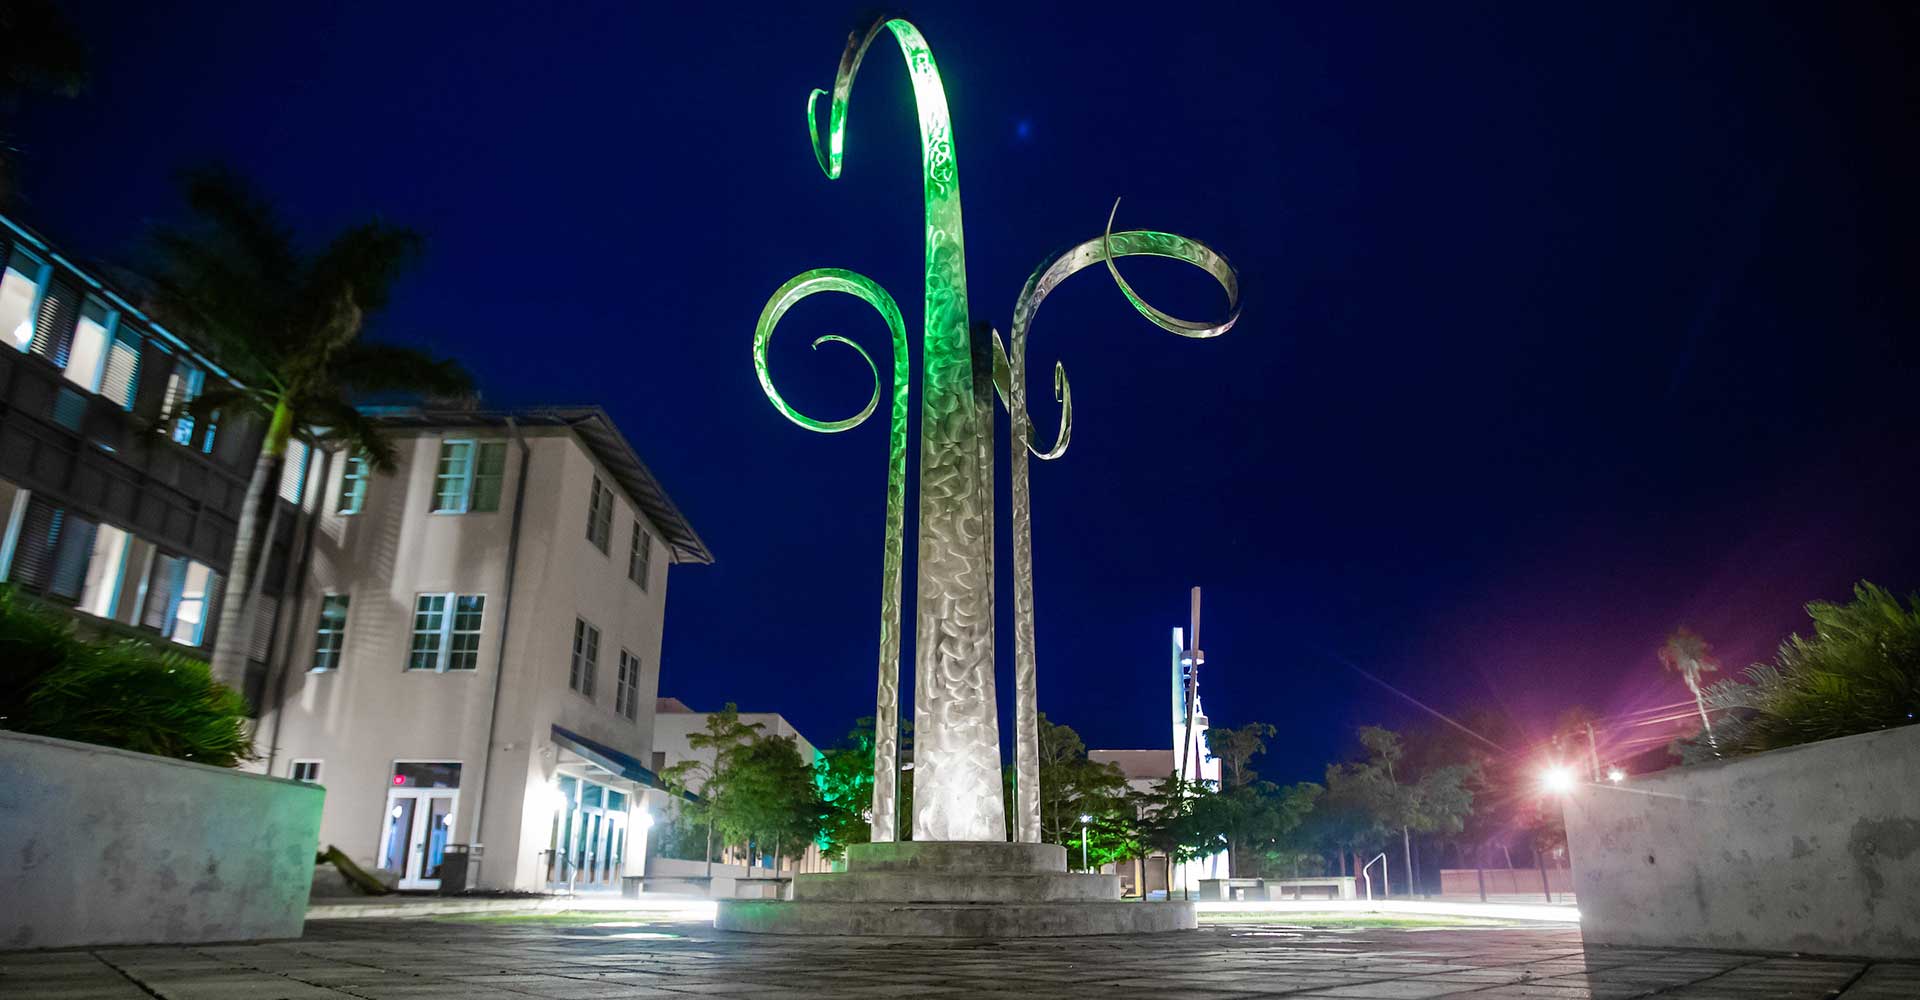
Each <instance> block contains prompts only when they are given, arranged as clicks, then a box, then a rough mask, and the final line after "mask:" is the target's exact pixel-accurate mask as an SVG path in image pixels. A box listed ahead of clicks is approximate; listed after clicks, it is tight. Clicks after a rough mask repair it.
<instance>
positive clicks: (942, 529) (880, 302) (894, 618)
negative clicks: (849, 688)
mask: <svg viewBox="0 0 1920 1000" xmlns="http://www.w3.org/2000/svg"><path fill="white" fill-rule="evenodd" d="M883 30H884V31H888V32H890V33H891V34H892V35H893V37H894V39H895V41H896V42H898V43H899V46H900V51H901V54H902V55H903V56H904V57H905V59H906V62H907V69H908V73H909V75H910V77H911V79H912V82H913V88H914V98H915V104H916V107H917V109H918V112H919V116H920V138H921V166H922V173H923V187H924V192H925V201H926V255H927V263H926V281H925V289H924V291H925V310H926V311H925V326H924V331H923V344H924V346H923V351H924V355H925V357H924V360H923V362H922V364H923V368H922V379H923V380H922V389H921V401H920V402H921V413H920V438H921V455H920V523H919V532H918V535H919V549H918V556H919V580H918V587H917V607H916V627H915V631H914V652H915V660H914V663H915V678H916V684H915V698H914V719H915V750H914V798H915V801H916V803H917V805H916V809H915V815H914V817H913V836H914V839H916V840H1004V839H1005V830H1006V827H1005V812H1004V807H1003V804H1002V801H1001V791H1000V788H1001V783H1000V747H999V721H998V716H997V713H996V710H995V699H994V674H993V579H994V578H993V493H992V489H993V452H992V448H993V443H992V434H993V396H994V394H995V391H996V390H997V391H998V395H999V396H1000V399H1001V401H1002V402H1003V403H1004V404H1005V405H1006V407H1007V410H1008V413H1009V415H1010V417H1011V423H1012V428H1011V429H1012V439H1013V449H1014V450H1013V463H1012V491H1013V517H1014V611H1015V673H1014V676H1015V691H1016V695H1015V698H1016V709H1015V713H1014V717H1015V745H1016V749H1015V774H1016V803H1017V810H1018V815H1017V822H1016V830H1015V839H1017V840H1021V841H1029V842H1037V841H1038V840H1039V839H1040V813H1039V744H1038V728H1037V727H1038V720H1037V690H1036V674H1037V667H1036V663H1035V653H1034V627H1033V570H1032V544H1031V526H1030V514H1031V504H1030V502H1029V501H1030V497H1029V492H1028V474H1027V456H1028V453H1029V452H1031V453H1032V454H1033V455H1034V456H1036V457H1038V458H1041V459H1043V460H1045V459H1051V458H1057V457H1059V456H1060V455H1061V454H1064V453H1065V451H1066V447H1067V442H1068V439H1069V436H1070V433H1071V428H1072V412H1073V410H1072V394H1071V389H1070V386H1069V385H1068V383H1067V380H1066V372H1065V369H1064V368H1062V367H1061V366H1060V365H1058V364H1056V365H1055V366H1054V388H1055V395H1056V398H1057V399H1058V400H1059V402H1060V403H1061V423H1060V429H1059V431H1058V432H1057V434H1056V435H1055V439H1054V443H1053V444H1052V445H1051V446H1050V447H1048V448H1045V449H1041V448H1039V447H1038V446H1037V445H1036V444H1035V443H1034V433H1033V427H1032V421H1031V420H1030V419H1029V416H1028V413H1027V405H1026V402H1027V401H1026V339H1027V331H1028V328H1029V327H1030V325H1031V323H1032V319H1033V314H1034V311H1035V310H1037V309H1038V308H1039V305H1040V303H1041V301H1042V300H1044V299H1045V298H1046V296H1047V294H1048V293H1049V292H1051V291H1052V290H1053V288H1054V287H1056V286H1057V285H1058V284H1059V283H1060V282H1062V281H1064V280H1066V279H1067V278H1068V277H1070V276H1071V275H1073V274H1074V273H1076V272H1078V271H1081V270H1084V269H1085V268H1087V267H1090V266H1093V265H1095V264H1099V263H1105V264H1106V265H1107V269H1108V271H1109V273H1110V274H1111V275H1112V276H1113V279H1114V281H1115V282H1116V283H1117V284H1118V285H1119V287H1120V289H1121V291H1122V293H1123V294H1125V295H1126V296H1127V299H1128V300H1129V301H1130V302H1132V303H1133V305H1134V308H1135V309H1137V310H1138V311H1139V312H1140V314H1141V315H1143V316H1145V317H1146V318H1147V319H1148V320H1150V321H1151V322H1153V323H1154V324H1155V325H1157V326H1160V327H1161V328H1163V329H1166V330H1169V331H1171V332H1173V333H1177V334H1180V335H1182V336H1187V337H1212V336H1217V335H1219V334H1222V333H1225V332H1226V331H1227V329H1229V328H1230V327H1232V325H1233V323H1234V321H1235V320H1236V319H1237V318H1238V316H1239V282H1238V279H1237V277H1236V276H1235V275H1234V272H1233V270H1232V268H1231V267H1230V266H1229V265H1228V264H1227V262H1226V259H1225V258H1223V257H1222V256H1221V255H1220V254H1219V253H1217V252H1215V251H1214V250H1213V249H1212V248H1210V247H1208V246H1206V245H1205V244H1202V243H1200V242H1198V241H1196V240H1190V239H1187V238H1185V237H1182V236H1177V235H1174V234H1172V233H1160V232H1153V231H1148V230H1130V231H1124V232H1118V233H1116V232H1113V216H1112V215H1111V214H1110V215H1109V216H1108V219H1107V229H1106V231H1105V233H1104V234H1103V235H1102V236H1101V237H1100V238H1098V239H1094V240H1088V241H1086V242H1084V243H1081V244H1079V245H1077V246H1074V247H1072V248H1071V249H1069V250H1066V251H1064V252H1062V253H1060V254H1056V255H1054V256H1053V257H1050V258H1048V259H1047V260H1046V261H1044V262H1042V264H1041V265H1040V267H1039V268H1037V269H1036V270H1035V271H1034V272H1033V275H1032V277H1030V278H1029V279H1028V280H1027V284H1026V287H1025V288H1024V289H1023V290H1022V291H1021V294H1020V297H1019V299H1018V301H1017V302H1016V303H1015V305H1014V315H1013V326H1012V335H1011V350H1008V349H1007V348H1005V347H1003V346H1002V344H1001V342H1000V336H999V334H998V333H997V332H996V331H994V330H992V329H991V328H990V327H987V326H984V325H981V326H971V325H970V324H969V322H968V316H967V301H966V260H965V240H964V238H963V232H962V226H961V218H960V186H959V172H958V165H957V162H956V160H955V157H954V149H953V132H952V126H951V122H950V120H949V117H948V114H947V102H946V94H945V91H944V89H943V88H942V86H941V83H940V73H939V69H938V67H937V66H936V65H935V64H934V60H933V52H932V50H931V49H930V48H929V47H928V46H927V43H926V39H925V38H923V37H922V36H921V34H920V32H919V30H918V29H917V28H915V27H914V26H913V25H912V24H910V23H909V22H907V21H905V20H901V19H899V18H884V17H883V18H881V19H879V20H877V21H875V22H874V24H873V25H872V26H871V27H869V28H868V29H867V30H866V32H865V33H864V34H859V33H856V34H854V35H852V36H850V37H849V38H848V39H847V48H846V51H845V52H844V53H843V54H842V56H841V59H840V68H839V72H838V73H837V74H836V76H835V79H834V86H833V92H832V106H831V110H830V112H829V119H828V131H827V139H826V143H825V145H824V146H823V145H822V142H821V136H820V132H819V128H818V124H817V119H816V106H817V104H818V101H819V99H820V98H821V97H822V96H826V92H824V91H820V90H815V91H813V92H812V93H811V94H810V95H809V96H808V98H807V118H808V128H809V133H810V135H811V138H812V141H813V151H814V156H815V158H816V159H817V160H818V162H819V164H820V169H821V170H822V171H823V172H825V173H826V175H827V177H828V178H829V179H837V178H838V177H839V176H840V171H841V165H842V162H843V158H844V154H845V149H846V120H847V99H848V95H849V94H850V92H851V90H852V87H853V79H854V76H855V75H856V74H857V73H858V72H859V70H860V63H861V60H862V59H864V58H865V56H866V51H867V48H868V46H870V45H871V44H872V43H873V41H874V40H875V39H876V38H878V37H879V35H880V33H881V31H883ZM1118 207H1119V206H1118V202H1116V203H1115V210H1116V211H1117V210H1118ZM1133 255H1152V256H1160V257H1170V258H1173V259H1176V260H1184V261H1187V262H1188V263H1191V264H1194V265H1196V266H1198V267H1200V268H1202V269H1203V270H1205V271H1207V273H1209V274H1211V275H1212V276H1213V277H1214V278H1215V279H1216V280H1217V281H1219V282H1220V285H1221V287H1222V288H1223V289H1225V291H1226V293H1227V297H1228V311H1229V316H1228V318H1227V319H1226V320H1224V321H1223V322H1220V323H1212V324H1208V323H1195V322H1190V321H1186V320H1181V319H1177V318H1175V317H1173V316H1170V315H1168V314H1166V313H1164V312H1161V311H1160V310H1158V309H1156V308H1154V307H1153V306H1152V305H1150V304H1148V303H1147V302H1146V301H1144V300H1143V299H1141V298H1140V296H1138V295H1137V294H1135V292H1134V290H1133V289H1132V287H1131V286H1130V285H1128V284H1127V282H1126V280H1125V279H1124V278H1122V277H1121V276H1120V272H1119V270H1118V268H1116V267H1115V266H1114V259H1115V258H1117V257H1125V256H1133ZM826 291H835V292H842V293H846V294H851V295H854V296H856V297H858V298H860V299H862V300H864V301H866V302H867V303H868V304H869V305H871V306H873V307H874V309H875V310H876V311H878V312H879V313H880V315H881V317H882V318H883V319H884V320H885V321H886V323H887V326H888V329H889V330H890V331H891V333H892V335H893V360H894V364H893V387H892V407H891V411H890V418H891V425H890V427H889V434H888V476H887V523H886V549H885V556H884V560H883V567H884V569H883V577H882V584H881V622H880V664H879V668H880V669H879V672H880V679H879V685H878V698H877V700H876V701H877V703H876V705H875V712H874V715H875V719H874V725H875V731H874V800H873V814H872V829H871V836H872V839H873V840H875V841H886V840H892V839H894V831H895V829H896V819H895V803H896V801H897V786H896V779H897V773H898V772H897V765H898V760H897V752H898V748H897V744H896V734H897V732H898V720H897V711H898V709H897V696H898V686H899V636H900V584H901V579H900V578H901V568H900V567H901V557H902V550H903V547H904V544H905V541H904V526H903V514H904V505H905V496H904V494H905V480H906V419H907V381H908V365H909V363H908V346H907V341H906V334H905V329H904V325H903V324H902V322H901V319H900V313H899V309H898V307H897V306H895V304H894V302H893V299H892V297H891V296H889V295H888V294H887V293H886V291H885V290H884V289H882V288H881V287H880V286H879V285H878V284H876V283H875V282H873V281H872V280H871V279H869V278H867V277H865V276H864V275H860V274H857V273H855V272H853V271H846V270H840V269H834V268H820V269H815V270H812V271H807V272H805V273H803V274H800V275H798V276H796V277H795V278H793V279H792V280H790V281H788V282H787V283H786V284H784V285H782V286H781V287H780V289H779V290H778V291H776V292H775V293H774V296H773V298H772V299H771V300H769V301H768V303H767V306H766V308H765V309H764V310H763V311H762V312H761V314H760V321H759V324H758V326H757V328H756V330H755V333H754V367H755V369H756V370H757V372H758V374H759V378H760V385H761V388H762V389H763V390H764V391H765V392H766V394H767V398H768V399H770V400H771V401H772V402H773V405H774V407H775V408H776V409H778V410H779V411H780V412H781V413H782V414H783V415H785V416H786V417H787V418H788V419H789V420H792V421H793V422H795V423H797V424H799V425H801V426H802V427H806V428H808V429H809V430H815V431H821V432H827V433H832V432H837V431H844V430H848V429H851V428H853V427H855V426H858V425H859V424H860V423H861V422H862V421H864V420H865V419H866V418H867V417H868V416H870V415H871V414H872V413H873V411H874V409H875V408H876V407H877V406H878V404H879V399H880V392H881V388H880V378H879V369H878V367H877V366H876V365H875V364H874V361H873V359H872V357H871V356H869V355H868V354H867V352H866V351H865V350H863V349H861V348H860V347H859V345H858V344H855V343H853V342H852V341H850V340H847V339H846V338H844V337H839V336H828V337H822V338H819V339H818V340H816V341H814V346H816V347H817V346H819V344H821V343H823V342H837V343H844V344H847V345H848V346H850V347H852V348H853V349H854V350H856V351H858V352H859V353H860V355H861V357H862V358H863V359H865V360H866V362H867V366H868V368H869V370H870V371H872V373H873V375H874V390H873V395H872V398H870V399H869V400H868V402H867V405H866V407H865V408H864V409H863V410H861V411H860V412H859V413H858V414H855V415H854V416H852V417H849V418H846V419H843V420H816V419H814V418H811V417H808V416H806V415H805V414H802V413H800V412H799V411H797V410H795V409H794V408H792V407H791V406H789V405H788V404H787V403H786V402H785V400H783V399H782V398H781V397H780V394H779V392H778V391H776V390H775V389H774V386H773V381H772V378H771V376H770V375H769V374H768V372H767V356H766V349H767V344H768V342H769V340H770V339H771V337H772V334H773V330H774V327H775V326H777V325H778V323H779V321H780V318H781V317H782V316H784V315H785V314H786V312H787V311H788V310H789V309H791V308H792V307H793V305H794V303H796V302H798V301H800V300H801V299H803V298H806V297H807V296H808V295H813V294H816V293H819V292H826Z"/></svg>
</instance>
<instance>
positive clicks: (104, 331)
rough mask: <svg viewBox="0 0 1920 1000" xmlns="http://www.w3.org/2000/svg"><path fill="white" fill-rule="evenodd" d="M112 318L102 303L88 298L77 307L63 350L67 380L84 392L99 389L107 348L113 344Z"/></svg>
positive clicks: (113, 317) (111, 314)
mask: <svg viewBox="0 0 1920 1000" xmlns="http://www.w3.org/2000/svg"><path fill="white" fill-rule="evenodd" d="M114 320H115V315H114V312H113V310H111V309H108V308H107V304H106V303H105V302H102V301H100V300H99V299H97V298H94V297H93V296H91V295H89V296H87V300H86V301H85V302H84V303H81V305H80V319H79V322H77V323H75V324H74V328H73V343H72V345H70V346H69V347H68V348H67V372H66V375H67V381H69V382H72V383H73V384H74V385H77V386H79V387H80V388H82V389H85V390H87V391H88V392H97V391H99V389H100V376H101V374H102V372H103V371H104V369H105V368H106V364H107V345H108V344H110V343H112V342H113V327H114Z"/></svg>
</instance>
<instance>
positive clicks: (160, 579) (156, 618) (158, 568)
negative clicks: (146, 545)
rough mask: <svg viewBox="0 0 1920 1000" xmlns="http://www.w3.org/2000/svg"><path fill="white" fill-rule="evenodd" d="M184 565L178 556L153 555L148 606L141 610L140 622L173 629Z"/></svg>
mask: <svg viewBox="0 0 1920 1000" xmlns="http://www.w3.org/2000/svg"><path fill="white" fill-rule="evenodd" d="M182 565H183V560H181V559H180V558H179V557H178V556H169V555H158V554H156V555H155V556H154V557H153V575H152V576H150V577H148V578H147V606H146V608H145V609H143V610H142V611H141V612H140V624H142V625H145V626H146V627H147V628H151V629H158V630H160V631H161V632H167V631H169V630H170V629H171V626H172V625H173V604H174V600H175V599H176V598H177V597H178V596H179V593H178V591H179V587H180V570H181V568H182Z"/></svg>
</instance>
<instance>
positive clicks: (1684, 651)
mask: <svg viewBox="0 0 1920 1000" xmlns="http://www.w3.org/2000/svg"><path fill="white" fill-rule="evenodd" d="M1660 665H1661V666H1662V667H1665V668H1666V669H1667V670H1669V671H1671V672H1673V673H1677V674H1679V675H1680V679H1681V680H1683V681H1686V682H1687V690H1689V691H1692V692H1693V706H1694V708H1696V709H1698V710H1699V712H1700V725H1701V726H1702V727H1704V728H1705V729H1706V732H1707V742H1708V743H1709V744H1712V745H1715V746H1718V744H1717V743H1716V742H1715V741H1714V737H1713V720H1712V719H1709V718H1707V702H1706V699H1705V698H1704V697H1703V696H1702V695H1701V693H1700V675H1701V674H1704V673H1707V672H1708V671H1717V670H1719V669H1720V663H1719V661H1718V660H1715V659H1714V658H1713V650H1712V649H1710V648H1709V647H1708V646H1707V640H1705V639H1702V638H1701V637H1700V635H1699V633H1697V632H1695V631H1693V630H1692V629H1690V628H1687V627H1686V626H1684V625H1683V626H1681V627H1680V628H1677V629H1674V630H1673V634H1672V635H1669V636H1667V641H1666V643H1665V644H1664V645H1662V646H1661V647H1660Z"/></svg>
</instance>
